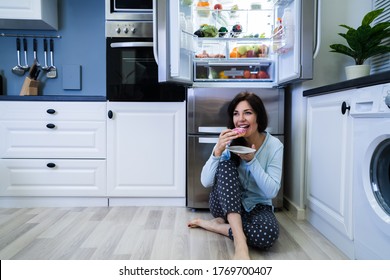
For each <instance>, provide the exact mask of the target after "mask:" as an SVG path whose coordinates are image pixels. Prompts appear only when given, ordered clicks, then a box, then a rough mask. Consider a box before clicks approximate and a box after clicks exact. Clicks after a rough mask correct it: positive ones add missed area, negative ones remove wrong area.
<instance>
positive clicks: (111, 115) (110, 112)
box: [107, 110, 114, 119]
mask: <svg viewBox="0 0 390 280" xmlns="http://www.w3.org/2000/svg"><path fill="white" fill-rule="evenodd" d="M107 115H108V118H109V119H112V117H113V116H114V113H113V112H112V111H111V110H109V111H108V113H107Z"/></svg>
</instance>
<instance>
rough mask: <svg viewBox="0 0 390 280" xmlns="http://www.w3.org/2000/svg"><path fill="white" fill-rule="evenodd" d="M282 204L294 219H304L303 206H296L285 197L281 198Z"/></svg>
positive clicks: (304, 211)
mask: <svg viewBox="0 0 390 280" xmlns="http://www.w3.org/2000/svg"><path fill="white" fill-rule="evenodd" d="M283 206H284V208H286V209H287V210H288V211H290V214H291V216H292V217H294V218H295V219H297V220H304V219H306V210H305V209H304V208H301V207H298V206H297V205H296V204H294V203H293V202H291V201H290V200H289V199H288V198H286V197H285V198H284V200H283Z"/></svg>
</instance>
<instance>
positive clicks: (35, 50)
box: [33, 38, 41, 67]
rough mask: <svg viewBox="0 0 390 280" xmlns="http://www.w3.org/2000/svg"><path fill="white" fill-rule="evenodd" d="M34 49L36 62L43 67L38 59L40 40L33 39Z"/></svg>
mask: <svg viewBox="0 0 390 280" xmlns="http://www.w3.org/2000/svg"><path fill="white" fill-rule="evenodd" d="M33 51H34V62H35V63H36V64H37V67H41V64H40V63H39V61H38V56H37V51H38V41H37V39H35V38H34V39H33Z"/></svg>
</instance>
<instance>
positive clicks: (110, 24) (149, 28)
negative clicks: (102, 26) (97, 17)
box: [106, 21, 153, 38]
mask: <svg viewBox="0 0 390 280" xmlns="http://www.w3.org/2000/svg"><path fill="white" fill-rule="evenodd" d="M115 37H116V38H152V37H153V23H152V22H148V21H145V22H139V21H138V22H134V21H106V38H115Z"/></svg>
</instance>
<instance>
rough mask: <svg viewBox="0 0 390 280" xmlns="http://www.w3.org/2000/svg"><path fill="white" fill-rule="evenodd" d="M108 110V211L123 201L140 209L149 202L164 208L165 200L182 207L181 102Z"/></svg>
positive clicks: (124, 105)
mask: <svg viewBox="0 0 390 280" xmlns="http://www.w3.org/2000/svg"><path fill="white" fill-rule="evenodd" d="M107 106H108V108H107V109H108V117H109V119H108V121H107V132H108V134H107V144H108V149H107V163H108V165H107V169H108V172H107V174H108V184H107V193H108V196H109V197H110V205H112V203H120V202H118V201H120V199H119V200H115V198H122V199H124V198H127V199H130V200H131V201H132V202H131V203H132V204H134V203H137V202H136V201H143V202H142V204H144V205H145V203H146V204H147V203H148V202H147V201H148V199H158V200H159V201H158V202H157V203H158V204H163V201H164V199H165V200H166V201H169V200H171V203H170V204H171V205H172V204H179V205H182V206H185V185H186V180H185V178H186V176H185V172H186V168H185V143H186V141H185V135H186V133H185V120H186V115H185V102H164V103H157V102H148V103H144V102H108V105H107ZM115 201H116V202H115ZM122 201H125V200H122ZM149 201H150V200H149Z"/></svg>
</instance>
